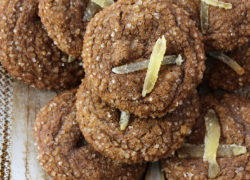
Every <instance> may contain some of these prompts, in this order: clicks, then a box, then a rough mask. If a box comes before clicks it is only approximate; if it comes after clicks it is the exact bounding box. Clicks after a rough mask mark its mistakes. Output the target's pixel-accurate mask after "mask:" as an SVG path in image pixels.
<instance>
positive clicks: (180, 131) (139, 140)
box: [76, 81, 199, 164]
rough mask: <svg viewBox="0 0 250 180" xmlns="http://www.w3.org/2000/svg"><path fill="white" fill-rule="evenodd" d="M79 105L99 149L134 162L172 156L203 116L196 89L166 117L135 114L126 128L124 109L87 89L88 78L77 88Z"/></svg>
mask: <svg viewBox="0 0 250 180" xmlns="http://www.w3.org/2000/svg"><path fill="white" fill-rule="evenodd" d="M76 106H77V121H78V123H79V126H80V129H81V131H82V132H83V134H84V137H85V138H86V140H87V141H88V142H89V143H90V144H91V145H92V146H93V147H94V148H95V150H97V151H99V152H101V153H102V154H104V155H105V156H107V157H109V158H111V159H113V160H115V161H118V162H125V163H130V164H131V163H139V162H145V161H157V160H158V159H160V158H163V157H167V156H170V155H171V154H172V153H173V152H174V151H175V150H176V149H178V148H179V147H180V146H181V145H182V143H183V141H184V137H185V136H187V135H189V133H190V131H191V128H192V126H193V124H194V123H195V119H196V118H197V117H198V116H199V113H198V111H199V102H198V95H197V93H194V94H193V96H191V97H190V98H189V99H188V100H187V101H186V102H185V103H184V104H183V105H182V106H179V107H178V108H177V110H176V111H174V112H173V113H170V114H167V115H166V116H164V117H162V118H157V119H153V118H148V119H142V118H139V117H137V116H134V115H132V114H131V115H130V119H129V123H128V126H127V127H126V129H125V130H124V131H122V130H121V129H120V125H119V121H120V115H121V112H120V111H119V110H118V109H116V108H112V107H111V106H110V105H108V104H107V103H105V102H104V101H102V99H101V98H100V97H98V96H96V95H95V94H93V93H92V92H91V91H89V90H87V87H86V83H85V81H83V83H82V84H81V86H80V88H79V90H78V92H77V102H76Z"/></svg>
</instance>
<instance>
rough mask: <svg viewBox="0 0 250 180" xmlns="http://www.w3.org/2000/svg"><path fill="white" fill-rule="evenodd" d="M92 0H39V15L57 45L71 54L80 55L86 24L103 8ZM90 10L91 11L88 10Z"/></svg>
mask: <svg viewBox="0 0 250 180" xmlns="http://www.w3.org/2000/svg"><path fill="white" fill-rule="evenodd" d="M89 3H91V1H90V0H66V1H65V0H58V1H50V0H39V16H40V17H41V20H42V22H43V24H44V26H45V28H46V29H47V31H48V33H49V36H50V37H51V38H52V39H53V40H54V42H55V43H56V45H57V46H58V47H59V48H60V49H61V50H62V51H64V52H66V53H67V54H70V55H71V56H75V57H80V56H81V53H82V44H83V35H84V33H85V30H86V26H87V24H88V22H89V20H90V19H91V17H88V16H90V15H92V16H94V14H95V13H96V12H98V11H99V10H101V8H100V7H99V6H97V5H94V3H93V4H92V5H91V7H92V9H90V8H89V7H88V6H90V4H89ZM88 11H89V12H88Z"/></svg>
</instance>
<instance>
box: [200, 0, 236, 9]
mask: <svg viewBox="0 0 250 180" xmlns="http://www.w3.org/2000/svg"><path fill="white" fill-rule="evenodd" d="M201 1H203V2H205V3H207V4H208V5H211V6H215V7H220V8H224V9H232V4H231V3H225V2H221V1H218V0H201Z"/></svg>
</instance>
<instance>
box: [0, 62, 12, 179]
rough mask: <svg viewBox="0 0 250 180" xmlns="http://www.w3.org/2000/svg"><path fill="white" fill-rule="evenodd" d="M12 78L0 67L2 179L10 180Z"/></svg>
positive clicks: (0, 175)
mask: <svg viewBox="0 0 250 180" xmlns="http://www.w3.org/2000/svg"><path fill="white" fill-rule="evenodd" d="M12 82H13V80H12V78H11V77H10V76H9V74H8V73H6V71H4V70H3V68H2V67H1V65H0V179H1V180H6V179H10V142H11V138H10V135H11V113H12V97H13V88H12Z"/></svg>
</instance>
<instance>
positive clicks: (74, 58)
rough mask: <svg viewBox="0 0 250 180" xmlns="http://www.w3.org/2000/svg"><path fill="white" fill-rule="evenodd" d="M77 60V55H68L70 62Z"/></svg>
mask: <svg viewBox="0 0 250 180" xmlns="http://www.w3.org/2000/svg"><path fill="white" fill-rule="evenodd" d="M75 60H76V57H74V56H69V57H68V63H71V62H73V61H75Z"/></svg>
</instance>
